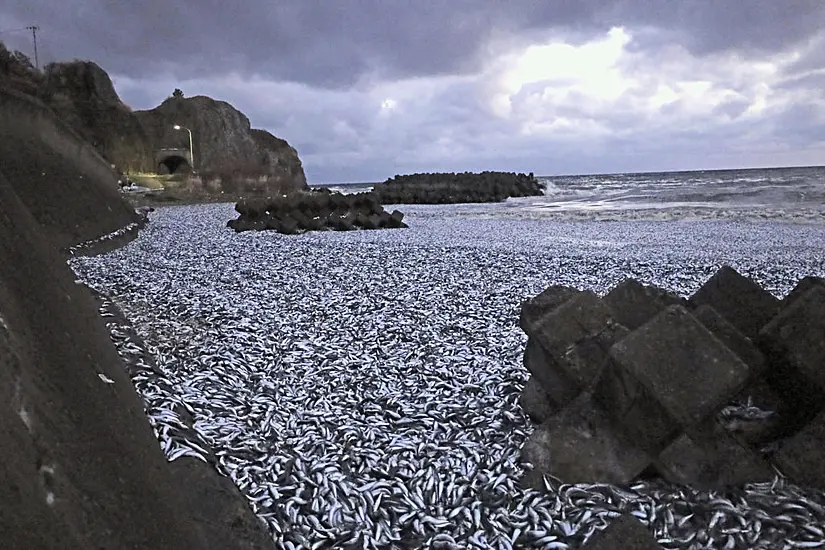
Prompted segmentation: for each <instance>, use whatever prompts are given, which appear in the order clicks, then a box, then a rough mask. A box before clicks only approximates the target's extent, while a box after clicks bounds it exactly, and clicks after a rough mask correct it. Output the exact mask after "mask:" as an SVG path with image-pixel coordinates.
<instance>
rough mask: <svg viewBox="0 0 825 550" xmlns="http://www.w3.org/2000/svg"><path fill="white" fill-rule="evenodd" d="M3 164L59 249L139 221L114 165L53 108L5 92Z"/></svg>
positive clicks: (0, 110) (0, 140) (1, 100)
mask: <svg viewBox="0 0 825 550" xmlns="http://www.w3.org/2000/svg"><path fill="white" fill-rule="evenodd" d="M0 158H2V159H3V162H2V171H3V173H4V175H5V176H6V177H7V178H8V181H9V184H10V185H11V186H12V187H13V188H14V190H15V192H16V193H17V196H18V197H19V199H20V200H21V201H22V202H23V204H24V205H25V206H26V207H27V209H28V210H29V211H30V212H31V214H32V215H33V216H34V218H35V219H36V220H37V221H38V223H39V224H40V225H42V226H43V227H44V228H45V229H46V230H47V231H48V233H49V236H50V237H51V238H53V239H54V241H55V243H56V244H57V245H58V246H60V247H66V246H69V245H71V244H75V243H77V242H80V241H85V240H91V239H94V238H97V237H99V236H101V235H105V234H107V233H111V232H113V231H115V230H117V229H119V228H120V227H123V226H124V225H126V224H128V223H130V222H133V221H137V216H136V214H135V213H134V210H133V209H132V208H131V207H130V206H129V205H128V204H126V203H125V202H124V201H122V200H121V198H120V194H119V192H118V189H117V175H116V174H115V172H114V171H113V170H112V169H111V165H110V164H109V163H107V162H106V161H105V160H104V159H103V158H102V157H101V156H100V155H99V154H98V153H97V152H96V151H95V150H94V149H93V148H92V147H91V146H90V145H89V144H88V143H86V142H85V141H83V139H82V138H81V137H80V136H78V135H77V134H76V133H74V132H73V131H72V130H71V129H70V128H69V127H68V126H67V125H66V124H64V123H63V122H62V121H61V120H60V119H58V118H57V117H56V116H55V115H54V113H53V112H52V111H51V110H50V109H49V108H48V107H46V106H45V105H43V104H42V103H40V102H38V101H37V100H35V99H32V98H30V97H28V96H25V95H23V94H21V93H18V92H15V91H12V90H9V89H5V88H2V87H0Z"/></svg>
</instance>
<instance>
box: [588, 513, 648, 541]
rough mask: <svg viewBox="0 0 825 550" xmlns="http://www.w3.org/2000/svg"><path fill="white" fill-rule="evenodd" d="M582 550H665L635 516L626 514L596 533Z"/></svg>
mask: <svg viewBox="0 0 825 550" xmlns="http://www.w3.org/2000/svg"><path fill="white" fill-rule="evenodd" d="M581 550H663V549H662V546H661V545H659V543H658V542H657V541H656V537H654V536H653V532H652V531H651V530H650V528H649V527H647V526H646V525H645V524H644V523H642V522H641V521H639V520H638V519H636V518H635V517H634V516H633V514H629V513H628V514H624V515H622V516H620V517H618V518H616V519H614V520H613V521H612V522H610V525H608V526H607V528H605V529H604V530H603V531H596V532H595V533H593V536H592V537H590V539H589V540H588V541H587V542H586V543H585V544H584V546H582V547H581Z"/></svg>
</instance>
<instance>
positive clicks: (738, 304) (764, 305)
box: [690, 266, 779, 338]
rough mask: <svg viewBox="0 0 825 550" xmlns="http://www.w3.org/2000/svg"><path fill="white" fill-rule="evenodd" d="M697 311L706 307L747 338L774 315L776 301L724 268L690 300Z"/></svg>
mask: <svg viewBox="0 0 825 550" xmlns="http://www.w3.org/2000/svg"><path fill="white" fill-rule="evenodd" d="M690 305H691V306H692V307H694V308H698V307H699V306H702V305H709V306H711V307H712V308H713V309H715V310H716V311H717V312H718V313H719V314H720V315H721V316H722V317H724V318H725V319H727V320H728V322H730V323H731V324H732V325H733V326H735V327H736V328H737V329H738V330H739V331H740V332H741V333H742V334H744V335H745V336H747V337H748V338H755V337H756V335H757V334H758V333H759V330H760V329H761V328H762V327H763V326H765V324H766V323H767V322H768V321H770V320H771V318H773V316H774V315H776V313H777V311H778V310H779V300H777V299H776V297H774V296H773V295H772V294H771V293H770V292H768V291H767V290H765V289H763V288H762V287H761V286H759V284H758V283H756V282H755V281H753V280H752V279H749V278H747V277H744V276H742V275H740V274H739V273H737V272H736V270H735V269H733V268H732V267H729V266H723V267H722V268H720V269H719V271H717V272H716V273H715V274H714V275H713V277H711V278H710V279H709V280H708V281H707V282H706V283H705V284H704V285H702V287H701V288H700V289H699V290H697V291H696V293H695V294H694V295H693V296H691V298H690Z"/></svg>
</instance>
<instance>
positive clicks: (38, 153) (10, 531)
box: [0, 88, 274, 550]
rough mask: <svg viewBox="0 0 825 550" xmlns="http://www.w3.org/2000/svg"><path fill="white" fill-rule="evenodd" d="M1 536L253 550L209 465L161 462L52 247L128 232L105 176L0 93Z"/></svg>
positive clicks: (14, 541) (39, 117) (249, 528)
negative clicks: (125, 230)
mask: <svg viewBox="0 0 825 550" xmlns="http://www.w3.org/2000/svg"><path fill="white" fill-rule="evenodd" d="M0 159H2V162H0V449H2V450H3V452H2V456H3V461H2V466H0V533H3V543H2V545H3V547H4V548H107V549H120V548H123V549H126V548H129V549H132V548H152V549H167V548H168V549H173V548H174V549H178V548H187V549H188V548H192V549H215V550H218V549H230V548H238V549H240V548H244V549H264V548H272V547H274V544H273V543H272V541H271V540H270V539H269V538H268V537H267V536H266V533H265V531H264V530H263V527H262V525H261V524H260V522H258V521H257V518H255V517H254V515H253V514H252V512H251V510H250V509H249V507H248V505H247V503H246V502H245V499H244V498H243V497H242V496H241V494H240V493H239V492H238V491H237V488H235V487H234V485H232V483H231V482H230V481H228V480H227V479H225V478H222V477H220V476H219V475H218V474H217V473H216V472H215V471H214V469H212V467H211V466H209V465H207V464H204V463H201V462H198V461H194V460H193V461H191V462H189V463H185V462H181V463H175V464H173V465H170V464H169V463H168V462H167V461H166V459H165V457H164V455H163V452H162V450H161V449H160V447H159V445H158V441H157V439H156V437H155V435H154V433H153V432H152V429H151V427H150V425H149V422H148V420H147V418H146V416H145V414H144V411H143V406H144V404H143V402H142V400H141V399H140V398H139V396H138V395H137V393H136V392H135V389H134V387H133V385H132V381H131V379H130V378H129V376H128V374H127V371H126V369H125V368H124V364H123V362H122V361H121V358H120V357H119V355H118V353H117V351H116V349H115V347H114V346H113V344H112V342H111V340H110V338H109V333H108V330H107V328H106V326H105V324H104V322H103V319H101V317H100V315H99V314H98V307H99V302H98V301H96V300H95V298H94V297H93V296H92V294H91V292H90V291H89V289H87V288H86V287H85V286H83V285H79V284H77V283H76V282H75V277H74V274H73V273H72V271H71V270H70V269H69V267H68V266H67V264H66V261H65V255H64V254H63V253H61V251H66V250H67V249H68V248H70V247H72V246H75V245H77V244H79V243H82V242H85V241H91V240H97V239H99V238H100V237H101V236H104V235H108V234H111V233H113V232H116V231H118V230H121V229H123V228H126V227H129V226H132V225H134V224H137V223H138V222H139V220H140V216H139V215H138V214H137V213H136V212H135V211H134V209H132V208H131V207H130V206H129V205H128V204H126V203H125V202H124V201H123V200H122V198H121V197H120V194H119V192H118V191H117V187H116V185H115V181H116V180H115V179H114V173H113V172H112V171H111V169H110V167H109V165H108V163H106V161H105V160H104V159H102V158H101V157H100V156H99V155H98V154H97V153H96V152H95V151H94V149H93V148H92V147H91V146H90V145H88V144H86V143H85V142H83V140H82V139H81V138H80V137H79V136H77V135H76V134H75V133H73V132H72V131H71V130H70V129H68V128H67V127H66V126H65V125H64V124H63V123H62V122H61V121H60V120H59V119H57V118H56V117H55V116H54V115H53V113H51V111H50V110H49V109H48V108H46V107H45V106H43V105H42V104H40V103H39V102H37V101H36V100H34V99H31V98H28V97H26V96H24V95H21V94H18V93H15V92H10V91H8V90H4V89H2V88H0Z"/></svg>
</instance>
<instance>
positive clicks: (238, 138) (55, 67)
mask: <svg viewBox="0 0 825 550" xmlns="http://www.w3.org/2000/svg"><path fill="white" fill-rule="evenodd" d="M0 85H2V86H5V87H7V88H12V89H14V90H17V91H19V92H21V93H24V94H26V95H29V96H31V97H34V98H37V99H38V100H40V101H42V102H43V103H44V104H45V105H47V106H48V107H49V108H50V109H52V110H53V111H54V112H55V113H56V114H57V115H58V117H59V118H60V119H61V120H62V121H63V122H64V123H65V124H66V125H68V126H69V127H70V128H72V129H73V130H74V131H75V132H76V133H77V134H78V135H80V136H81V137H82V138H83V139H84V140H86V141H87V142H88V143H89V144H90V145H92V147H93V148H94V149H95V150H96V151H97V152H98V153H99V154H100V155H101V156H102V157H103V158H105V159H106V160H107V161H108V162H109V163H111V164H114V165H115V166H116V167H117V169H118V170H121V171H126V172H155V171H157V170H159V169H160V170H161V171H168V170H169V168H168V166H166V165H164V164H160V163H159V162H157V161H158V159H157V158H156V153H157V151H158V150H159V149H162V148H181V149H188V146H189V140H188V134H187V132H185V131H176V130H175V129H174V128H173V126H174V125H175V124H179V125H181V126H184V127H187V128H189V129H191V130H192V136H193V142H194V147H193V149H194V160H195V168H196V170H197V172H198V175H199V178H193V181H194V182H195V184H196V185H195V187H198V186H200V187H202V188H204V189H205V187H206V186H210V188H211V189H212V190H213V191H225V192H228V193H232V192H235V191H257V192H260V193H262V194H274V193H276V192H280V191H282V190H285V189H295V188H299V189H303V188H306V176H305V175H304V170H303V166H302V164H301V160H300V158H299V157H298V153H297V151H296V150H295V149H294V148H293V147H291V146H290V145H289V144H288V143H287V142H286V141H285V140H283V139H280V138H277V137H275V136H273V135H272V134H270V133H269V132H266V131H264V130H255V129H252V127H251V125H250V122H249V119H248V118H247V117H246V116H245V115H244V114H243V113H241V112H240V111H238V110H237V109H235V108H234V107H233V106H232V105H230V104H229V103H226V102H224V101H216V100H213V99H211V98H208V97H205V96H197V97H192V98H186V99H185V98H183V97H170V98H169V99H167V100H166V101H164V102H163V103H162V104H161V105H159V106H158V107H156V108H154V109H151V110H148V111H132V110H131V109H130V108H129V107H127V106H126V105H125V104H124V103H123V102H122V101H121V100H120V97H119V96H118V94H117V92H116V91H115V89H114V86H113V85H112V81H111V79H110V78H109V75H108V74H106V72H105V71H104V70H103V69H102V68H100V67H99V66H98V65H96V64H95V63H93V62H90V61H73V62H69V63H52V64H50V65H47V66H46V67H45V69H44V71H42V72H40V71H36V70H35V69H34V68H33V67H32V66H31V63H30V62H29V60H28V59H27V58H26V57H25V56H23V55H21V54H19V53H17V52H9V51H8V50H6V49H5V48H4V47H3V45H2V44H0ZM174 168H178V166H177V165H176V166H174ZM180 168H182V169H183V170H182V171H183V172H188V171H190V170H191V167H190V166H188V163H187V164H185V165H181V166H180Z"/></svg>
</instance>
